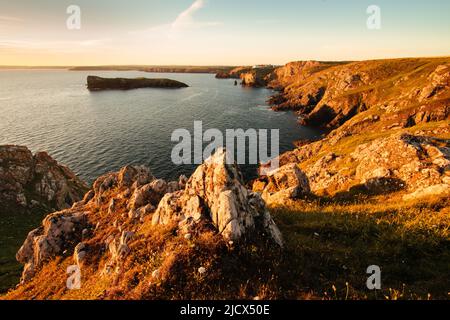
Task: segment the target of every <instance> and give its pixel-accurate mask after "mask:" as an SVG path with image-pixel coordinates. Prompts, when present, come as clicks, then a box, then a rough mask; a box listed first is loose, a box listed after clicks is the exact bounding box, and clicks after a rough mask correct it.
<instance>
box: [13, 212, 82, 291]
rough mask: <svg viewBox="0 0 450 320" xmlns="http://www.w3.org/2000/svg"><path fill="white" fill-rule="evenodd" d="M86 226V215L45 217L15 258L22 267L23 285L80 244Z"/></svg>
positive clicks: (60, 214)
mask: <svg viewBox="0 0 450 320" xmlns="http://www.w3.org/2000/svg"><path fill="white" fill-rule="evenodd" d="M86 226H87V213H86V212H79V211H74V210H71V209H68V210H64V211H61V212H55V213H52V214H50V215H48V216H47V217H46V218H45V219H44V221H43V222H42V226H41V227H39V228H37V229H35V230H33V231H31V232H30V233H29V234H28V236H27V239H26V240H25V242H24V244H23V245H22V247H21V248H20V249H19V251H18V252H17V254H16V259H17V261H19V262H20V263H23V264H24V265H25V267H24V271H23V274H22V282H26V281H28V280H30V279H31V278H32V277H33V275H34V274H35V272H36V271H37V270H38V269H39V268H40V267H41V266H42V265H43V264H44V263H45V262H47V261H49V260H50V259H52V258H54V257H55V256H57V255H61V254H62V253H63V252H64V251H65V250H67V249H71V248H73V247H74V246H75V245H76V244H77V243H79V242H80V241H81V239H82V232H83V229H85V228H86Z"/></svg>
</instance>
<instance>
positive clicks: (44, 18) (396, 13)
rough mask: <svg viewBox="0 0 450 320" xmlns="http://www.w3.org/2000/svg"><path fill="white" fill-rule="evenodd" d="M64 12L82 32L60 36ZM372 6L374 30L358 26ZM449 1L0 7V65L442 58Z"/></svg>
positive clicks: (155, 1)
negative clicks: (77, 19)
mask: <svg viewBox="0 0 450 320" xmlns="http://www.w3.org/2000/svg"><path fill="white" fill-rule="evenodd" d="M69 5H78V6H79V7H80V8H81V29H80V30H69V29H68V28H67V27H66V20H67V18H68V17H69V14H67V13H66V9H67V7H68V6H69ZM369 5H378V6H379V7H380V8H381V30H369V29H368V28H367V26H366V21H367V18H368V16H369V15H368V14H367V13H366V9H367V7H368V6H369ZM449 40H450V1H448V0H427V1H411V0H409V1H407V0H395V1H392V0H370V1H366V0H309V1H307V0H303V1H299V0H280V1H268V0H245V1H242V0H196V1H195V0H170V1H167V0H133V1H112V0H95V1H92V0H54V1H52V0H39V1H36V0H16V1H11V0H0V65H71V66H72V65H107V64H115V65H119V64H146V65H168V64H177V65H244V64H257V63H258V64H259V63H261V64H263V63H270V64H284V63H286V62H289V61H293V60H306V59H316V60H357V59H371V58H387V57H411V56H448V55H450V41H449Z"/></svg>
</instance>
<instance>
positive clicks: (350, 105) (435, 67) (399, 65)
mask: <svg viewBox="0 0 450 320" xmlns="http://www.w3.org/2000/svg"><path fill="white" fill-rule="evenodd" d="M273 77H274V80H273V81H272V82H271V86H272V87H275V88H277V89H279V90H281V92H280V93H279V94H278V95H276V96H274V97H273V98H272V99H271V101H270V102H271V104H272V105H273V109H274V110H293V111H296V112H297V113H298V115H299V119H300V123H301V124H305V125H311V126H318V127H324V128H328V129H335V128H338V127H340V126H341V125H342V124H344V123H345V122H347V121H348V120H349V119H352V118H353V117H354V116H355V115H357V114H360V113H363V112H365V111H368V110H372V111H373V112H375V113H376V114H377V115H378V116H381V117H390V116H391V117H394V118H397V120H398V121H399V123H398V125H399V126H408V125H412V124H417V123H421V122H427V121H430V120H433V121H436V120H444V119H446V118H447V117H448V116H449V114H450V107H449V102H450V93H449V80H450V59H448V58H436V59H397V60H376V61H362V62H352V63H342V64H333V63H328V64H326V63H319V62H297V63H294V64H292V63H291V64H288V65H286V66H285V67H281V68H279V69H277V70H276V71H275V72H274V75H273ZM392 123H394V122H392Z"/></svg>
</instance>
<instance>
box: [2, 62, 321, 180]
mask: <svg viewBox="0 0 450 320" xmlns="http://www.w3.org/2000/svg"><path fill="white" fill-rule="evenodd" d="M88 75H97V76H103V77H158V78H159V77H166V78H171V79H175V80H179V81H182V82H185V83H186V84H188V85H189V86H190V87H189V88H183V89H176V90H169V89H152V88H146V89H138V90H131V91H103V92H89V91H88V90H87V89H86V85H85V83H86V77H87V76H88ZM272 93H273V92H271V91H270V90H267V89H255V88H242V87H241V86H234V80H219V79H215V77H214V75H212V74H151V73H144V72H114V71H105V72H103V71H102V72H94V71H90V72H79V71H77V72H74V71H65V70H2V71H0V144H18V145H25V146H27V147H29V148H30V149H31V150H32V151H33V152H36V151H40V150H43V151H47V152H48V153H49V154H50V155H51V156H52V157H54V158H55V159H56V160H57V161H59V162H60V163H63V164H66V165H67V166H69V167H70V168H71V169H72V170H73V171H74V172H75V173H76V174H78V175H79V176H80V177H81V178H82V179H84V180H85V181H87V182H89V183H92V182H93V181H94V180H95V179H96V178H97V177H98V176H100V175H101V174H104V173H106V172H110V171H116V170H118V169H120V168H121V167H123V166H124V165H127V164H144V165H147V166H149V167H150V168H151V170H152V172H153V174H154V175H155V176H157V177H159V178H164V179H175V178H177V177H178V176H179V175H180V174H187V175H189V174H191V173H192V171H193V170H194V168H195V165H175V164H173V163H172V161H171V152H172V148H173V147H174V146H175V145H176V143H175V142H171V135H172V132H173V131H174V130H175V129H178V128H185V129H188V130H189V131H190V132H191V133H192V134H193V126H194V121H202V122H203V129H204V130H206V129H208V128H217V129H219V130H221V131H222V132H224V130H225V129H238V128H241V129H244V130H246V129H249V128H255V129H280V151H281V152H283V151H286V150H289V149H292V142H293V141H295V140H298V139H301V138H313V137H316V136H317V135H318V134H319V133H318V132H317V131H314V130H312V129H308V128H302V127H301V126H299V125H298V124H297V123H296V117H295V116H294V115H293V114H291V113H288V112H281V113H278V112H273V111H272V110H270V109H269V107H268V106H267V105H266V101H267V98H268V97H269V96H270V95H271V94H272ZM252 170H254V168H253V167H251V166H250V167H245V168H244V173H245V174H246V175H252V174H253V171H252Z"/></svg>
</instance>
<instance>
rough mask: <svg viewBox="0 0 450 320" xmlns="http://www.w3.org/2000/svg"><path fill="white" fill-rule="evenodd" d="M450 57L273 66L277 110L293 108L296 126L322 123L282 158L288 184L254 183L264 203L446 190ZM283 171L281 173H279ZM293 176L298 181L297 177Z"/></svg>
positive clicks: (262, 180) (415, 194)
mask: <svg viewBox="0 0 450 320" xmlns="http://www.w3.org/2000/svg"><path fill="white" fill-rule="evenodd" d="M449 80H450V59H449V58H439V59H399V60H379V61H364V62H353V63H321V62H295V63H290V64H287V65H286V66H284V67H281V68H278V69H276V70H275V71H274V75H273V80H272V81H271V83H270V86H272V87H273V88H277V89H278V90H280V93H279V94H278V95H276V96H274V97H273V98H272V99H271V102H272V103H273V104H274V107H273V108H274V109H275V110H294V111H296V112H297V113H298V115H299V117H300V122H301V123H302V124H307V125H314V126H322V127H326V128H328V130H329V133H328V134H326V135H325V136H324V138H323V139H322V140H320V141H317V142H313V143H307V144H304V145H300V146H299V147H297V148H295V149H294V150H293V151H291V152H287V153H285V154H283V155H281V156H280V163H281V165H282V166H284V168H290V170H289V171H290V172H291V173H290V174H289V175H290V176H299V173H297V174H294V171H293V167H296V169H295V171H297V170H301V172H302V174H305V175H306V177H307V179H306V180H307V182H308V186H307V187H305V184H304V183H301V182H299V181H300V179H296V180H292V179H291V180H290V181H293V182H292V183H291V184H289V185H288V186H285V187H284V188H282V189H284V191H283V192H282V193H280V192H279V191H280V190H277V189H276V188H275V189H274V186H275V185H276V183H274V182H273V177H270V176H269V177H261V178H260V179H258V180H257V181H256V182H255V183H254V184H253V188H254V190H255V191H260V192H263V195H265V199H266V200H268V201H269V202H275V203H283V199H284V200H286V199H291V198H295V197H296V196H295V193H292V192H287V191H286V190H292V187H294V186H295V187H297V188H299V189H301V190H307V189H308V188H309V189H310V190H311V192H312V193H314V194H316V195H322V194H328V195H336V194H341V195H351V194H356V193H366V194H377V193H378V194H380V193H381V194H389V193H395V192H397V193H400V194H402V196H403V199H405V200H411V199H419V198H422V197H425V196H430V195H443V196H445V195H446V194H448V193H449V185H448V183H449V176H450V173H449V159H450V153H449V150H450V149H449V147H450V87H449ZM285 172H286V171H285ZM295 181H297V182H295Z"/></svg>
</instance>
